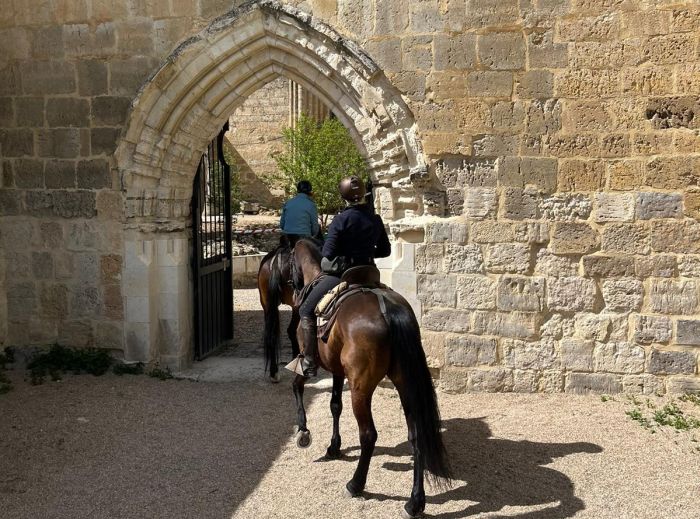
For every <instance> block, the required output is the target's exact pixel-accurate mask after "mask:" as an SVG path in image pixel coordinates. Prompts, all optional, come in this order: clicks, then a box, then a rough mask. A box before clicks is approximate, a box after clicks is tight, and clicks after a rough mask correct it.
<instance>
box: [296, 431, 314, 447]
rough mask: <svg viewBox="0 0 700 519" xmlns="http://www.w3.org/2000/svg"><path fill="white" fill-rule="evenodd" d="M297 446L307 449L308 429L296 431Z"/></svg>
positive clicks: (309, 439)
mask: <svg viewBox="0 0 700 519" xmlns="http://www.w3.org/2000/svg"><path fill="white" fill-rule="evenodd" d="M296 441H297V447H299V448H300V449H307V448H309V447H310V446H311V432H310V431H298V432H297V436H296Z"/></svg>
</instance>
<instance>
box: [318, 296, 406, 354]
mask: <svg viewBox="0 0 700 519" xmlns="http://www.w3.org/2000/svg"><path fill="white" fill-rule="evenodd" d="M358 293H362V294H366V293H372V294H374V295H375V296H376V298H377V303H378V304H379V311H380V312H381V313H382V317H383V318H384V321H385V322H386V324H387V325H390V324H391V322H390V320H389V314H388V312H387V308H386V300H387V299H388V300H390V301H392V300H393V294H395V292H394V291H393V290H392V289H391V288H389V287H387V286H386V285H380V286H378V287H363V286H358V285H355V286H351V287H350V288H348V289H346V290H345V291H343V292H341V293H340V295H339V296H338V298H337V299H336V300H335V301H334V302H333V303H331V304H330V305H329V306H328V307H327V309H326V311H325V312H323V313H322V314H319V315H318V336H319V338H321V340H323V342H328V337H329V336H330V333H331V330H332V328H333V325H334V324H335V321H336V319H337V317H338V311H339V310H340V307H341V305H342V304H343V302H345V300H346V299H348V298H349V297H351V296H353V295H355V294H358Z"/></svg>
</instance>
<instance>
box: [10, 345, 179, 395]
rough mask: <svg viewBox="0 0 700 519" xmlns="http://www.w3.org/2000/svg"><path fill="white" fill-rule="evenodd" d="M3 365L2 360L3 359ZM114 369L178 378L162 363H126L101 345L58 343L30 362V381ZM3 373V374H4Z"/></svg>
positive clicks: (121, 372) (99, 373) (126, 372)
mask: <svg viewBox="0 0 700 519" xmlns="http://www.w3.org/2000/svg"><path fill="white" fill-rule="evenodd" d="M0 365H2V362H1V360H0ZM110 368H112V373H114V374H115V375H120V376H121V375H143V374H144V373H145V374H147V375H148V376H150V377H153V378H158V379H160V380H166V379H171V378H174V377H173V374H172V372H171V371H170V369H168V368H165V369H162V368H160V367H158V366H155V367H152V368H151V369H150V370H148V371H147V370H146V366H145V365H144V364H143V363H142V362H137V363H136V364H125V363H123V362H121V361H118V360H116V359H114V358H113V357H112V356H111V355H110V354H109V352H107V351H106V350H101V349H98V348H81V349H73V348H66V347H64V346H59V345H57V344H56V345H54V346H52V347H51V349H50V350H49V351H46V352H43V353H40V354H38V355H36V356H34V358H32V359H31V360H30V361H29V363H28V364H27V369H28V370H29V381H30V382H31V383H32V384H34V385H37V384H42V383H44V381H45V380H46V378H47V377H50V378H51V380H61V379H62V378H63V375H64V374H65V373H73V374H76V375H77V374H80V373H89V374H91V375H95V376H99V375H104V374H105V373H107V372H108V371H109V369H110ZM0 374H1V373H0Z"/></svg>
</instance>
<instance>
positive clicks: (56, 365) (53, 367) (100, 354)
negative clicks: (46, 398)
mask: <svg viewBox="0 0 700 519" xmlns="http://www.w3.org/2000/svg"><path fill="white" fill-rule="evenodd" d="M113 362H114V359H112V357H111V356H110V354H109V352H108V351H106V350H100V349H97V348H83V349H71V348H65V347H63V346H60V345H58V344H55V345H54V346H52V347H51V349H50V350H49V351H47V352H44V353H40V354H38V355H36V356H35V357H34V358H33V359H32V360H31V361H29V363H28V364H27V369H28V370H29V374H30V381H31V383H32V384H35V385H36V384H41V383H43V382H44V379H45V378H46V377H47V376H50V377H51V379H52V380H60V379H61V377H62V374H63V373H65V372H72V373H75V374H78V373H90V374H91V375H96V376H97V375H103V374H104V373H106V372H107V371H108V370H109V367H110V366H111V365H112V363H113Z"/></svg>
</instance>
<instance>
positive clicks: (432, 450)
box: [384, 298, 451, 487]
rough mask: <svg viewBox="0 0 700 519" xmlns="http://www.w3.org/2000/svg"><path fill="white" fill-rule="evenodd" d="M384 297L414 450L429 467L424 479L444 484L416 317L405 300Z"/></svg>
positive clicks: (436, 412) (447, 473) (436, 413)
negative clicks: (415, 449) (408, 415)
mask: <svg viewBox="0 0 700 519" xmlns="http://www.w3.org/2000/svg"><path fill="white" fill-rule="evenodd" d="M384 300H385V301H386V308H387V312H386V313H387V319H388V321H389V332H390V336H391V351H392V357H393V362H397V363H398V367H399V369H400V371H401V375H402V379H403V380H404V384H403V392H404V394H403V395H402V398H403V399H405V407H407V408H408V409H409V410H410V414H411V417H412V418H413V421H414V424H415V435H416V442H417V446H418V452H419V453H420V456H421V457H422V460H423V463H424V466H425V468H426V469H427V470H428V471H429V474H428V475H427V477H428V480H429V481H430V482H431V483H433V484H436V485H438V486H439V487H446V486H448V485H449V481H450V477H451V470H450V466H449V463H448V461H447V451H446V450H445V445H444V444H443V441H442V435H441V433H440V409H439V408H438V404H437V396H436V395H435V388H434V387H433V381H432V378H431V377H430V371H429V370H428V362H427V361H426V359H425V353H424V352H423V346H422V345H421V338H420V328H419V326H418V321H417V320H416V316H415V314H414V313H413V310H412V309H411V307H410V306H408V304H399V303H398V302H395V301H392V300H390V299H389V298H384ZM404 411H406V409H404Z"/></svg>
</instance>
